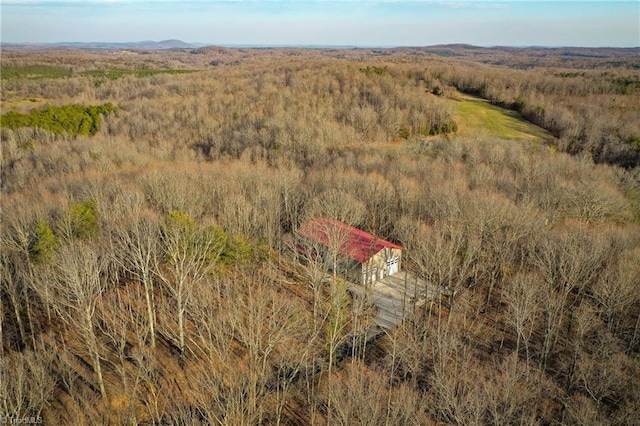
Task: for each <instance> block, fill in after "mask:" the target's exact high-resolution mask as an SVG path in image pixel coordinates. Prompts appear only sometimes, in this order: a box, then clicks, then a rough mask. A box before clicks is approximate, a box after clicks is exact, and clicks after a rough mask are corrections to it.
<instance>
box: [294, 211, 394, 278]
mask: <svg viewBox="0 0 640 426" xmlns="http://www.w3.org/2000/svg"><path fill="white" fill-rule="evenodd" d="M298 236H299V237H301V238H299V242H298V251H300V252H301V253H303V254H306V255H309V254H310V253H315V254H316V255H322V256H323V257H324V258H325V259H326V260H327V263H328V265H329V268H330V269H334V265H333V261H332V258H333V257H334V256H335V258H336V261H337V262H336V264H337V269H336V270H337V272H339V273H340V274H341V275H344V276H345V277H346V278H348V279H350V280H352V281H355V282H361V283H362V284H365V285H366V284H368V283H372V282H375V281H377V280H379V279H381V278H384V277H386V276H388V275H393V274H396V273H398V272H399V271H400V262H401V259H402V247H400V246H399V245H397V244H394V243H392V242H390V241H387V240H383V239H382V238H379V237H376V236H375V235H372V234H370V233H368V232H365V231H363V230H361V229H358V228H354V227H353V226H350V225H347V224H346V223H343V222H339V221H337V220H333V219H329V218H315V219H313V220H311V221H309V222H307V223H306V224H304V225H303V226H302V227H301V228H300V229H299V230H298Z"/></svg>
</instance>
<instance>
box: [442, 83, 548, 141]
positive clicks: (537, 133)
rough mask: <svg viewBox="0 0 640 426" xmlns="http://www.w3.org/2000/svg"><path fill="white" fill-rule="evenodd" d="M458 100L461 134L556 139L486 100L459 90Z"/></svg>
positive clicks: (459, 131) (458, 120) (534, 139)
mask: <svg viewBox="0 0 640 426" xmlns="http://www.w3.org/2000/svg"><path fill="white" fill-rule="evenodd" d="M454 103H455V106H456V123H458V132H457V135H459V136H474V137H485V136H495V137H499V138H501V139H514V140H515V139H525V140H530V141H535V142H551V141H552V140H553V137H552V136H551V134H550V133H549V132H547V131H546V130H544V129H543V128H541V127H538V126H536V125H534V124H531V123H529V122H528V121H526V120H525V119H524V118H522V116H521V115H520V114H518V113H517V112H515V111H511V110H508V109H506V108H502V107H499V106H497V105H493V104H491V103H490V102H489V101H487V100H486V99H482V98H477V97H474V96H471V95H466V94H463V93H459V94H458V95H457V100H455V101H454Z"/></svg>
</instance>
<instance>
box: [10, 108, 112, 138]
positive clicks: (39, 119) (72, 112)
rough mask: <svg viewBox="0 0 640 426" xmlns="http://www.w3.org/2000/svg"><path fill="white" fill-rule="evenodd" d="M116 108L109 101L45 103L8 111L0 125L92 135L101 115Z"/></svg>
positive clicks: (75, 134) (12, 127) (97, 127)
mask: <svg viewBox="0 0 640 426" xmlns="http://www.w3.org/2000/svg"><path fill="white" fill-rule="evenodd" d="M117 110H118V108H117V107H116V106H114V105H113V104H111V103H106V104H103V105H98V106H89V105H83V104H72V105H61V106H56V105H46V106H44V107H43V108H41V109H34V110H32V111H31V112H29V113H28V114H23V113H20V112H17V111H9V112H8V113H6V114H4V115H3V116H2V117H0V125H1V126H2V127H8V128H9V129H18V128H20V127H36V128H41V129H45V130H50V131H51V132H53V133H56V134H68V135H71V136H79V135H85V136H93V135H95V134H96V132H97V131H98V130H99V129H100V124H101V122H102V119H101V116H102V115H104V114H108V113H110V112H115V111H117Z"/></svg>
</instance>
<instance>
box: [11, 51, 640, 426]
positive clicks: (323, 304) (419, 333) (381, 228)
mask: <svg viewBox="0 0 640 426" xmlns="http://www.w3.org/2000/svg"><path fill="white" fill-rule="evenodd" d="M639 56H640V52H639V51H638V49H507V48H504V49H482V48H475V47H473V46H464V45H457V46H436V47H431V48H403V49H284V48H282V49H227V48H219V47H205V48H198V49H191V48H187V49H172V50H167V51H154V50H128V51H116V50H80V49H71V48H65V49H58V50H37V49H26V50H23V49H19V48H3V52H2V57H1V58H0V59H1V71H2V72H1V79H0V82H1V95H2V121H1V124H2V128H1V129H0V131H1V140H2V142H1V143H2V159H1V161H2V171H1V173H2V174H1V178H2V183H1V184H2V193H1V196H2V204H1V208H2V221H1V226H2V229H1V235H0V237H1V246H0V249H1V250H0V261H1V262H0V278H1V282H2V285H1V287H0V291H1V294H0V303H1V305H0V308H1V312H0V314H1V315H0V333H1V334H2V346H1V347H0V417H2V418H5V419H6V418H13V419H24V418H33V419H36V420H40V422H43V423H44V424H73V425H81V424H87V425H94V424H185V425H187V424H188V425H191V424H225V425H241V424H243V425H244V424H246V425H255V424H265V425H266V424H269V425H271V424H274V425H275V424H299V425H303V424H313V425H324V424H331V425H333V424H339V425H352V424H364V425H378V424H379V425H382V424H384V425H429V424H464V425H473V424H478V425H484V424H585V425H591V424H619V425H627V424H628V425H633V424H638V422H640V393H639V392H638V389H639V388H640V120H638V116H639V113H640V61H639V60H638V57H639ZM320 216H322V217H330V218H333V219H337V220H340V221H343V222H347V223H349V224H350V225H352V226H355V227H358V228H360V229H363V230H365V231H368V232H371V233H373V234H375V235H379V236H382V237H383V238H385V239H388V240H390V241H393V242H394V243H397V244H399V245H401V246H402V247H404V249H405V250H404V254H403V256H404V258H403V268H405V269H407V270H409V271H411V272H412V273H413V274H415V275H416V276H418V277H420V278H422V279H424V280H425V281H427V282H428V283H429V284H430V285H433V286H436V287H437V288H440V289H442V290H443V291H442V296H441V297H437V298H435V299H432V300H430V301H429V303H427V304H426V305H425V306H422V307H419V308H417V309H416V310H415V312H414V313H413V314H412V315H411V316H410V317H409V318H408V319H407V320H406V321H404V322H403V323H402V324H401V325H400V326H398V327H397V328H395V329H393V330H387V332H386V333H385V334H384V335H382V336H379V337H377V338H376V339H373V340H371V341H368V342H367V341H365V342H364V343H363V342H362V341H361V339H360V337H361V336H362V335H363V334H364V333H366V331H367V330H368V329H369V327H370V325H371V323H372V320H373V318H374V317H375V309H373V306H372V303H371V301H370V298H368V297H367V294H366V291H365V295H364V297H355V296H354V295H353V294H352V293H351V292H349V291H348V289H347V285H346V283H344V282H343V281H342V280H341V279H338V278H337V277H336V275H335V274H334V275H332V274H331V273H330V272H329V271H328V269H327V268H326V265H324V264H322V263H321V262H320V263H319V262H313V261H309V260H308V259H307V260H306V261H305V260H304V259H301V258H300V256H298V255H297V253H295V252H294V251H293V250H291V245H290V244H288V243H287V242H286V241H288V240H290V239H291V236H292V235H294V236H295V234H296V231H297V230H298V229H299V227H300V226H302V225H303V224H304V223H305V222H307V221H308V220H309V219H311V218H314V217H320ZM350 342H358V343H357V344H350ZM344 348H348V350H346V351H345V350H343V349H344Z"/></svg>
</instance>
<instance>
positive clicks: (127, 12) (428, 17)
mask: <svg viewBox="0 0 640 426" xmlns="http://www.w3.org/2000/svg"><path fill="white" fill-rule="evenodd" d="M0 6H1V10H0V13H1V15H2V21H1V23H2V30H1V36H2V41H3V42H8V43H14V42H71V41H80V42H95V41H99V42H126V41H140V40H156V41H159V40H165V39H180V40H183V41H186V42H203V43H209V44H219V45H237V44H241V45H246V44H260V45H357V46H425V45H433V44H443V43H470V44H476V45H480V46H495V45H509V46H532V45H536V46H614V47H630V46H640V1H639V0H631V1H630V0H627V1H615V2H612V1H586V2H585V1H577V0H563V1H523V0H506V1H490V0H466V1H465V0H444V1H420V0H406V1H393V0H383V1H379V0H378V1H376V0H359V1H358V0H342V1H338V0H305V1H291V0H266V1H264V0H263V1H249V0H226V1H219V0H218V1H205V0H189V1H175V0H155V1H152V0H87V1H81V0H6V1H5V0H2V1H0Z"/></svg>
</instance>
